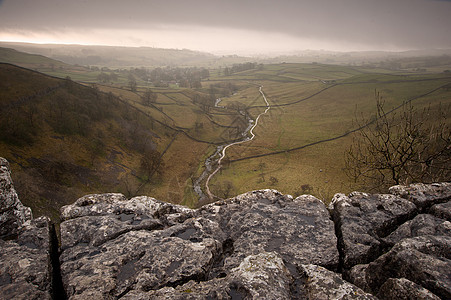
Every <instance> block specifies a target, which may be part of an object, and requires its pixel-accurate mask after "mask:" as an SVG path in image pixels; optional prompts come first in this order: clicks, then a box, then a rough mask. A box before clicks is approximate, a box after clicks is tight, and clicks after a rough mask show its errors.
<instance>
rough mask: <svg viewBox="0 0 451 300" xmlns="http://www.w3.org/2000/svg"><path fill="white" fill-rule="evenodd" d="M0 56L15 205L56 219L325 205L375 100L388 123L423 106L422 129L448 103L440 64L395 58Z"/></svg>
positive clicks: (1, 146)
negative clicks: (241, 204) (155, 203)
mask: <svg viewBox="0 0 451 300" xmlns="http://www.w3.org/2000/svg"><path fill="white" fill-rule="evenodd" d="M0 54H1V55H0V62H2V64H1V65H0V66H1V68H0V79H1V80H0V88H1V89H0V99H1V110H0V113H1V115H2V118H1V124H0V125H1V128H2V134H1V136H0V152H1V156H3V157H5V158H6V159H8V160H9V162H10V164H11V169H12V170H13V174H14V176H15V178H13V179H14V182H15V186H16V189H17V191H18V193H19V196H20V199H21V200H22V201H23V202H24V204H25V205H27V206H30V207H32V209H33V212H35V214H36V215H40V214H44V213H45V212H46V211H51V212H52V217H53V218H55V219H56V218H57V215H58V209H59V207H61V206H62V205H65V204H69V203H72V202H73V201H75V200H76V199H77V198H78V197H80V196H82V195H85V194H88V193H102V192H121V193H124V194H125V195H126V196H128V197H132V196H135V195H150V196H152V197H155V198H157V199H159V200H164V201H167V202H171V203H175V204H183V205H187V206H189V207H198V206H200V205H202V204H205V203H208V202H211V201H213V200H217V199H218V198H224V199H225V198H229V197H232V196H235V195H237V194H240V193H244V192H246V191H249V190H256V189H265V188H270V189H276V190H279V191H280V192H282V193H284V194H291V195H293V196H298V195H301V194H305V193H307V194H313V195H315V196H316V197H318V198H319V199H321V200H323V201H324V202H326V203H328V202H329V201H330V199H331V198H332V196H333V194H334V193H335V192H337V191H340V192H344V193H347V192H351V191H352V190H354V189H357V188H359V184H358V183H356V182H353V181H352V180H351V179H350V178H349V177H347V176H346V174H345V168H346V166H345V160H344V155H345V153H346V151H347V150H348V149H349V146H350V145H351V144H352V143H353V138H354V137H355V133H356V132H358V131H359V130H360V129H361V128H363V127H365V126H371V122H372V121H371V120H372V118H374V115H375V112H376V106H375V102H376V101H375V91H377V92H379V93H380V95H381V96H382V97H383V99H384V103H385V107H386V108H387V111H389V113H391V114H396V113H397V112H398V111H399V108H400V106H401V105H402V103H403V102H409V103H412V105H413V106H414V107H415V108H416V109H417V110H423V109H428V110H429V112H430V115H431V116H432V117H431V121H430V122H434V117H433V116H436V115H437V116H438V114H439V113H440V112H441V111H445V112H446V110H444V109H443V108H444V107H449V106H450V105H451V75H450V74H451V73H450V72H449V59H447V58H446V57H442V64H441V65H440V64H438V65H437V64H436V65H435V66H434V67H433V68H431V69H427V70H425V69H421V70H417V69H418V68H415V69H414V68H412V67H407V65H408V64H407V63H406V59H405V58H403V59H404V60H403V62H402V64H401V65H400V67H398V68H396V69H393V68H383V67H381V66H382V65H383V64H382V63H380V64H378V65H377V66H376V65H373V66H368V65H361V66H351V65H332V64H322V63H318V62H311V63H287V62H281V63H272V64H263V63H260V62H257V63H254V62H252V63H251V62H243V61H238V62H231V63H230V64H227V63H226V62H224V64H222V65H221V64H220V65H219V66H218V65H211V66H208V65H207V64H200V65H199V66H194V65H191V66H185V67H176V66H171V67H169V66H167V67H144V66H143V67H140V68H137V67H130V66H127V67H120V68H114V67H111V66H110V67H102V66H100V65H99V66H95V67H93V66H90V67H87V66H80V65H78V66H75V65H71V64H68V63H65V62H61V61H56V60H52V59H49V58H46V57H44V56H38V55H35V54H34V55H31V54H26V53H23V52H18V51H15V50H14V51H13V50H11V49H9V50H8V49H5V48H1V49H0ZM210 58H211V57H210ZM210 58H209V59H210ZM411 60H412V61H413V60H414V59H413V58H412V59H411ZM415 61H416V63H417V64H419V65H421V63H422V60H421V58H415ZM423 61H426V62H427V61H428V59H427V58H424V59H423ZM13 64H14V65H13ZM403 64H404V65H403ZM15 65H19V66H21V67H17V66H15ZM34 70H38V71H39V72H37V71H34ZM226 70H227V71H226ZM45 74H47V75H45ZM101 74H106V75H108V78H106V77H105V76H103V75H102V76H101ZM149 95H151V96H149ZM217 99H221V100H220V102H219V104H218V102H217ZM269 107H271V109H269ZM448 112H449V110H448ZM450 119H451V118H450V116H449V115H448V116H446V120H447V122H448V124H449V122H450ZM250 120H254V121H253V122H251V121H250ZM257 120H258V121H257ZM360 121H361V122H360ZM251 125H252V126H251ZM243 134H244V135H243ZM206 161H210V163H209V164H210V165H208V163H207V166H206V163H205V162H206ZM207 167H209V168H210V171H207V172H205V170H206V168H207ZM203 174H205V175H203ZM199 178H200V180H199ZM195 188H197V189H201V194H203V195H204V197H199V193H196V191H195ZM381 192H385V191H381ZM208 195H210V196H212V198H214V199H210V198H211V197H208Z"/></svg>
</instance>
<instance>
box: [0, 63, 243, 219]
mask: <svg viewBox="0 0 451 300" xmlns="http://www.w3.org/2000/svg"><path fill="white" fill-rule="evenodd" d="M145 90H146V89H144V88H138V91H137V92H131V91H130V90H127V89H123V88H119V87H113V86H103V85H97V86H95V87H91V86H85V85H80V84H78V83H76V82H74V81H72V80H70V79H58V78H55V77H50V76H46V75H43V74H41V73H38V72H35V71H31V70H27V69H24V68H20V67H17V66H13V65H9V64H0V99H1V103H0V116H1V118H0V153H1V155H2V156H4V157H6V158H7V159H8V160H9V161H10V162H11V167H12V170H13V176H14V180H15V183H16V186H17V190H18V192H19V195H20V196H21V199H22V200H23V202H24V203H25V204H26V205H29V206H31V207H32V208H33V211H34V212H35V213H36V214H37V215H40V214H44V213H46V212H47V211H51V212H52V215H53V216H54V217H55V216H57V214H58V213H57V209H58V208H59V207H60V206H61V205H64V204H67V203H71V202H73V201H74V200H75V199H77V197H79V196H81V195H84V194H87V193H96V192H112V191H117V192H122V193H124V194H126V195H128V196H133V195H136V194H149V195H152V196H154V197H157V198H159V199H162V200H166V201H170V202H175V203H185V204H187V205H195V204H196V198H195V195H193V192H192V190H191V189H190V188H189V186H191V182H192V180H193V178H194V176H195V174H196V173H197V172H198V170H199V169H200V164H201V162H202V161H203V159H204V158H205V155H206V153H208V152H209V151H211V149H213V148H214V145H215V144H220V143H222V142H223V141H224V138H223V137H221V136H218V134H217V132H219V130H221V129H222V128H223V125H221V122H222V123H224V124H230V123H231V122H232V120H234V119H236V118H237V113H236V112H231V113H225V114H224V113H222V114H221V115H220V116H218V118H217V119H216V120H213V118H212V117H211V115H213V114H214V113H215V112H216V110H217V109H215V108H212V107H210V108H209V109H208V112H209V114H207V113H206V111H205V108H202V107H203V106H202V102H201V101H204V100H205V99H207V98H206V97H207V96H208V94H206V93H205V91H203V90H202V89H200V90H198V91H194V90H191V89H180V88H176V89H171V88H164V89H155V90H154V92H155V93H156V94H157V99H156V101H155V102H154V103H152V104H151V105H144V104H143V102H142V95H143V93H144V92H145ZM210 114H211V115H210ZM146 159H147V160H146ZM143 162H144V163H143Z"/></svg>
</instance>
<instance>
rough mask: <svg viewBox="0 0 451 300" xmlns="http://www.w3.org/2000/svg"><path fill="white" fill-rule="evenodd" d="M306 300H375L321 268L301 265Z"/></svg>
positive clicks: (336, 275)
mask: <svg viewBox="0 0 451 300" xmlns="http://www.w3.org/2000/svg"><path fill="white" fill-rule="evenodd" d="M301 272H302V274H303V280H304V281H305V285H304V296H305V297H306V298H307V299H377V298H376V297H374V296H373V295H371V294H368V293H365V292H364V291H363V290H361V289H360V288H358V287H356V286H355V285H353V284H350V283H349V282H346V281H344V280H343V279H342V278H341V277H340V276H339V275H338V274H335V273H333V272H331V271H329V270H327V269H325V268H323V267H320V266H316V265H302V266H301Z"/></svg>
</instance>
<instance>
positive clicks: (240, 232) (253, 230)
mask: <svg viewBox="0 0 451 300" xmlns="http://www.w3.org/2000/svg"><path fill="white" fill-rule="evenodd" d="M199 213H200V214H201V215H203V216H205V217H206V218H209V219H211V220H213V221H215V222H217V223H218V224H220V227H221V228H222V230H223V231H224V232H225V233H226V234H227V236H228V237H229V238H230V239H231V240H232V241H233V249H234V251H233V253H232V254H231V255H230V256H228V257H226V258H225V260H224V266H225V268H234V267H236V266H238V265H239V264H240V263H241V261H242V260H243V259H244V258H245V257H246V256H249V255H255V254H258V253H260V252H265V251H267V252H270V251H276V252H277V253H279V254H280V255H281V256H282V258H283V259H284V260H285V261H287V262H290V263H292V264H296V265H299V264H308V263H313V264H317V265H321V266H324V267H328V268H331V269H336V268H337V266H338V261H339V255H338V251H337V238H336V236H335V233H334V224H333V222H332V220H330V215H329V213H328V211H327V209H326V206H325V205H324V203H322V202H321V201H320V200H318V199H316V198H315V197H313V196H309V195H303V196H300V197H298V198H296V199H292V198H291V196H286V195H282V194H280V193H279V192H277V191H274V190H262V191H254V192H249V193H245V194H242V195H239V196H237V197H235V198H233V199H230V200H227V201H220V202H215V203H213V204H211V205H208V206H206V207H205V208H201V209H200V210H199Z"/></svg>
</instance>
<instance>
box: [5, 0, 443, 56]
mask: <svg viewBox="0 0 451 300" xmlns="http://www.w3.org/2000/svg"><path fill="white" fill-rule="evenodd" d="M0 40H1V41H26V42H41V43H48V42H52V43H66V44H67V43H69V44H95V45H120V46H150V47H159V48H179V49H181V48H188V49H193V50H201V51H209V52H214V53H224V54H226V53H227V54H233V53H237V54H259V53H267V52H287V51H294V50H305V49H312V50H318V49H324V50H335V51H353V50H392V51H400V50H409V49H425V48H426V49H431V48H451V1H444V0H312V1H307V0H3V1H2V0H0Z"/></svg>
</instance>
